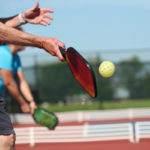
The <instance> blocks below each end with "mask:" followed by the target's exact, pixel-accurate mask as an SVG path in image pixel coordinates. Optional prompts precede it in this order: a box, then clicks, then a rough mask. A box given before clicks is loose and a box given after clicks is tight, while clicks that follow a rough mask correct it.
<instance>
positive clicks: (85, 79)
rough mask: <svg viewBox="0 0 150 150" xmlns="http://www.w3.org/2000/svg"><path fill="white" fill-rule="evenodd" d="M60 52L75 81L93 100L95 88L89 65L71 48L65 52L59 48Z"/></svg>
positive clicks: (92, 73)
mask: <svg viewBox="0 0 150 150" xmlns="http://www.w3.org/2000/svg"><path fill="white" fill-rule="evenodd" d="M60 51H61V53H62V55H63V56H64V58H65V59H66V61H67V62H68V65H69V67H70V69H71V72H72V74H73V76H74V77H75V79H76V80H77V81H78V83H79V84H80V85H81V86H82V87H83V89H84V90H85V91H86V92H87V93H88V94H89V95H90V96H91V97H92V98H95V97H96V95H97V88H96V80H95V76H94V72H93V70H92V67H91V65H90V64H89V63H88V62H87V60H85V59H84V58H83V57H82V56H81V55H80V54H79V53H78V52H77V51H76V50H75V49H74V48H72V47H70V48H68V49H67V51H64V50H63V49H61V48H60Z"/></svg>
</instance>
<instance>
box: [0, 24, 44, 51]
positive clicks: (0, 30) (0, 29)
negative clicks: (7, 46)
mask: <svg viewBox="0 0 150 150" xmlns="http://www.w3.org/2000/svg"><path fill="white" fill-rule="evenodd" d="M0 41H3V42H6V43H12V44H16V45H24V46H34V47H38V48H42V37H38V36H34V35H31V34H28V33H25V32H22V31H19V30H16V29H14V28H11V27H8V26H6V25H5V24H3V23H0Z"/></svg>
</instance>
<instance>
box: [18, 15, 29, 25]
mask: <svg viewBox="0 0 150 150" xmlns="http://www.w3.org/2000/svg"><path fill="white" fill-rule="evenodd" d="M18 20H19V23H20V24H21V25H22V24H25V23H27V22H26V20H25V17H24V15H23V13H20V14H19V15H18Z"/></svg>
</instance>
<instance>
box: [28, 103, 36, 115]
mask: <svg viewBox="0 0 150 150" xmlns="http://www.w3.org/2000/svg"><path fill="white" fill-rule="evenodd" d="M29 106H30V113H31V114H32V115H33V113H34V110H35V109H36V108H37V106H36V103H35V102H34V101H31V102H30V104H29Z"/></svg>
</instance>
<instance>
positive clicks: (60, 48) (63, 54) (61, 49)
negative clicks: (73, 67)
mask: <svg viewBox="0 0 150 150" xmlns="http://www.w3.org/2000/svg"><path fill="white" fill-rule="evenodd" d="M59 50H60V52H61V55H62V56H63V58H64V59H66V55H65V54H66V50H65V49H64V48H62V47H59Z"/></svg>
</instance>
